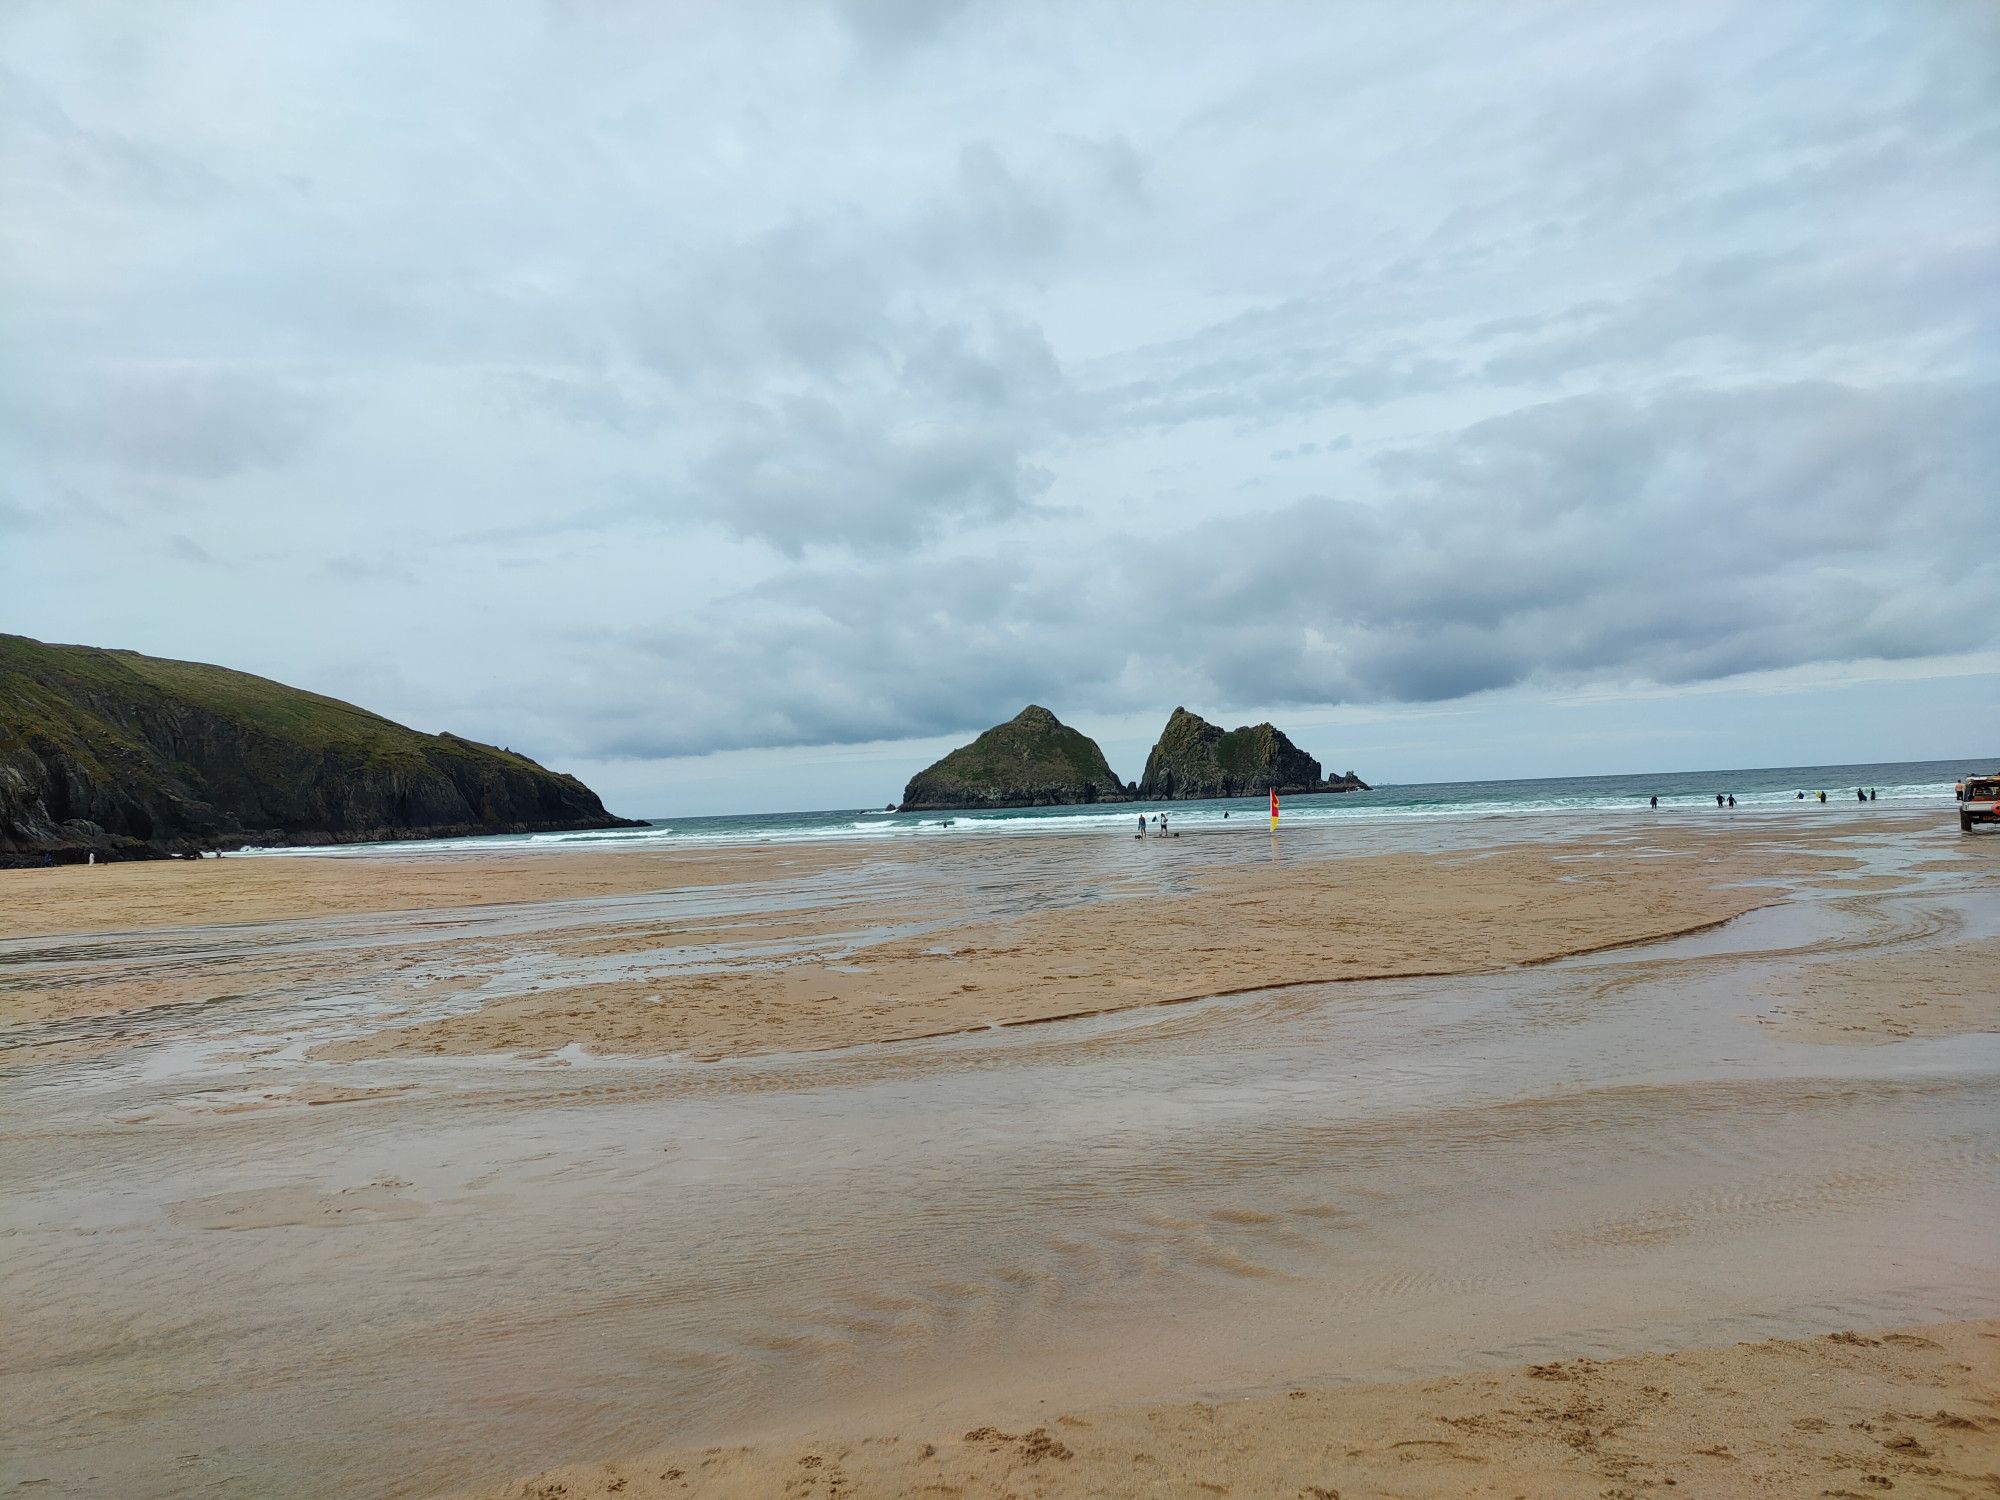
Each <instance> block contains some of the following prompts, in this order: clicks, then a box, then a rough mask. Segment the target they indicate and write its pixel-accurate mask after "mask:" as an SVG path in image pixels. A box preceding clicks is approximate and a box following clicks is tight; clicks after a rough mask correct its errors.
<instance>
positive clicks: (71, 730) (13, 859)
mask: <svg viewBox="0 0 2000 1500" xmlns="http://www.w3.org/2000/svg"><path fill="white" fill-rule="evenodd" d="M628 821H629V820H627V819H622V818H616V817H613V816H612V815H611V814H610V813H607V812H606V811H605V810H604V805H603V803H602V802H600V801H599V800H598V798H597V794H596V793H594V792H592V791H591V790H590V788H588V787H587V786H585V785H584V784H583V783H582V782H580V781H578V780H577V779H576V778H575V777H573V776H563V775H559V774H557V773H555V772H552V771H548V770H546V769H544V768H543V767H541V766H539V765H537V764H536V763H535V762H534V761H532V760H529V759H528V758H527V757H526V756H524V755H516V754H514V753H512V752H511V751H507V750H501V749H498V748H496V747H494V746H491V745H481V744H477V743H475V742H474V741H471V740H466V739H460V738H459V737H458V736H456V735H450V734H440V735H428V734H420V733H418V732H417V731H415V730H411V729H406V728H404V727H403V726H401V725H399V724H395V723H392V722H391V721H390V720H388V719H384V718H381V717H380V716H379V715H375V714H371V713H368V712H366V711H365V710H363V709H359V708H355V707H354V706H353V705H351V704H346V703H341V702H339V701H338V700H336V699H332V698H322V697H320V696H319V695H317V694H314V693H306V692H301V691H299V690H298V689H296V688H288V687H285V686H283V685H282V684H279V683H275V682H270V681H267V680H266V679H264V678H260V677H252V676H249V675H248V674H246V673H241V672H231V671H228V670H227V669H225V668H221V667H210V666H204V665H201V664H199V663H193V662H173V661H164V660H161V659H159V658H155V657H148V656H141V655H139V654H138V653H136V652H126V651H100V650H96V649H94V648H91V647H85V646H50V645H44V644H43V643H41V642H39V641H31V640H28V639H27V638H25V637H22V636H5V635H0V860H5V861H7V862H10V863H39V862H40V861H41V859H42V857H43V856H45V855H52V856H54V857H55V858H57V859H58V860H76V859H82V858H84V857H85V856H86V855H88V854H89V853H91V852H93V851H94V852H95V853H96V854H97V855H98V857H99V858H148V857H156V856H159V855H165V854H174V853H181V852H186V851H188V850H192V849H196V848H234V847H240V846H241V845H244V844H251V843H256V844H284V843H293V844H298V843H344V842H359V841H365V840H372V839H393V838H421V837H444V836H450V835H455V834H469V833H503V832H540V831H544V830H554V829H569V828H606V827H616V826H622V825H624V824H626V823H627V822H628Z"/></svg>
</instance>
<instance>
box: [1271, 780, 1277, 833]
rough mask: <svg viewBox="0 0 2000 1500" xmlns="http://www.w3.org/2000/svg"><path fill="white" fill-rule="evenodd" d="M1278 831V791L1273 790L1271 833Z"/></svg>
mask: <svg viewBox="0 0 2000 1500" xmlns="http://www.w3.org/2000/svg"><path fill="white" fill-rule="evenodd" d="M1277 831H1278V789H1277V788H1276V787H1272V788H1271V832H1273V833H1276V832H1277Z"/></svg>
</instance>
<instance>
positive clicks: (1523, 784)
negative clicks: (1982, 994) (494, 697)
mask: <svg viewBox="0 0 2000 1500" xmlns="http://www.w3.org/2000/svg"><path fill="white" fill-rule="evenodd" d="M1996 765H2000V755H1989V756H1985V757H1980V756H1967V757H1961V758H1957V759H1950V760H1920V761H1863V762H1853V763H1848V764H1839V765H1820V766H1757V767H1734V768H1723V769H1711V770H1698V771H1660V772H1638V773H1627V774H1620V775H1611V776H1551V777H1527V778H1518V779H1506V780H1492V781H1436V782H1412V783H1385V784H1383V785H1380V786H1376V787H1374V788H1372V789H1371V790H1369V791H1366V792H1338V793H1333V792H1327V793H1318V794H1311V795H1300V796H1291V797H1283V798H1281V799H1280V801H1281V823H1280V826H1281V827H1284V826H1299V825H1307V826H1321V825H1339V824H1346V823H1353V824H1371V823H1373V824H1381V823H1393V822H1399V821H1407V820H1423V819H1462V818H1465V817H1472V816H1476V817H1489V818H1522V817H1529V816H1533V815H1538V814H1540V815H1564V814H1568V815H1579V816H1581V815H1591V814H1596V815H1616V814H1620V813H1631V812H1641V813H1651V812H1653V811H1654V809H1653V808H1652V807H1651V805H1650V803H1649V801H1648V799H1649V798H1651V797H1658V798H1659V799H1660V806H1659V809H1658V810H1659V812H1661V813H1678V812H1700V811H1702V810H1703V809H1706V810H1707V811H1709V812H1715V811H1716V810H1717V809H1716V806H1715V798H1716V796H1717V794H1721V795H1722V796H1724V797H1730V796H1733V797H1735V798H1736V808H1735V811H1736V812H1737V813H1739V814H1746V813H1747V814H1777V813H1782V812H1783V811H1784V810H1785V809H1788V808H1790V809H1800V808H1811V809H1813V810H1815V811H1821V810H1825V809H1837V808H1840V807H1842V806H1846V807H1857V805H1858V799H1857V798H1856V796H1855V792H1856V790H1857V789H1859V790H1872V791H1873V792H1874V793H1875V798H1874V801H1873V802H1872V803H1871V804H1870V805H1873V806H1880V805H1881V804H1883V803H1890V804H1893V805H1896V806H1900V807H1905V808H1908V807H1913V806H1918V805H1924V804H1935V805H1936V806H1937V807H1938V808H1940V810H1942V809H1947V808H1949V807H1951V806H1952V805H1953V801H1952V784H1953V783H1954V782H1955V781H1957V780H1958V779H1959V778H1960V777H1961V776H1964V775H1965V774H1967V773H1968V772H1970V771H1974V770H1990V769H1993V768H1994V767H1995V766H1996ZM1822 791H1824V792H1825V793H1826V798H1827V800H1826V803H1825V804H1824V805H1822V804H1821V803H1820V801H1819V795H1818V794H1819V793H1820V792H1822ZM1801 793H1803V794H1804V796H1803V798H1801V796H1800V794H1801ZM1266 807H1267V802H1266V798H1265V796H1264V795H1263V794H1261V793H1259V794H1257V795H1255V796H1249V797H1226V798H1206V799H1200V800H1194V801H1186V802H1181V801H1167V802H1153V801H1137V802H1106V803H1085V804H1081V805H1075V806H1063V807H1014V808H980V809H969V810H965V811H953V812H946V811H930V810H926V811H923V812H910V813H898V812H891V811H889V810H887V809H886V808H853V807H848V808H827V809H822V810H817V811H810V812H762V813H710V814H702V815H699V816H682V817H676V816H671V815H668V816H661V817H653V818H648V819H646V826H645V827H641V828H605V829H586V830H577V831H574V832H562V833H532V834H484V835H476V836H472V837H465V838H451V839H411V840H395V841H388V842H384V843H368V844H332V845H320V844H313V845H295V846H269V847H266V846H255V845H253V846H250V847H249V848H246V849H245V850H244V851H242V852H244V853H246V854H257V855H350V856H358V855H362V854H368V853H381V852H394V853H399V854H422V853H470V852H475V851H485V850H502V849H543V848H550V847H572V848H574V847H579V846H587V847H595V848H624V847H648V846H651V847H665V846H687V845H693V846H711V845H713V846H723V845H736V844H764V843H789V842H801V843H807V842H821V841H833V840H852V839H871V840H872V839H896V838H903V837H918V836H936V835H939V834H943V833H947V832H949V833H951V834H954V835H958V836H966V835H978V834H982V833H984V834H1007V835H1022V834H1051V835H1054V834H1069V835H1082V834H1088V833H1103V832H1108V831H1111V830H1113V829H1133V828H1136V825H1137V819H1138V817H1139V816H1140V814H1141V813H1144V814H1146V815H1147V816H1149V817H1150V816H1152V815H1153V814H1156V813H1161V812H1164V813H1166V814H1167V817H1168V822H1169V824H1170V826H1175V827H1178V828H1180V829H1181V830H1183V831H1185V832H1190V833H1192V832H1222V831H1233V830H1234V829H1236V828H1239V827H1243V826H1256V827H1264V826H1265V823H1264V819H1265V818H1266V817H1267V812H1266Z"/></svg>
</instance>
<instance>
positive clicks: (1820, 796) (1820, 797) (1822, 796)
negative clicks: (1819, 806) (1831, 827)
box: [1819, 792, 1826, 802]
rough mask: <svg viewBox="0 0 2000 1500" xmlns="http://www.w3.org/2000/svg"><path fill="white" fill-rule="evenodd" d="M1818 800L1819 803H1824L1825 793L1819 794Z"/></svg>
mask: <svg viewBox="0 0 2000 1500" xmlns="http://www.w3.org/2000/svg"><path fill="white" fill-rule="evenodd" d="M1819 800H1820V801H1822V802H1824V801H1826V793H1825V792H1821V793H1820V794H1819Z"/></svg>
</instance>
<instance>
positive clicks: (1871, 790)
mask: <svg viewBox="0 0 2000 1500" xmlns="http://www.w3.org/2000/svg"><path fill="white" fill-rule="evenodd" d="M1868 800H1869V801H1870V802H1873V801H1874V800H1875V788H1874V787H1872V786H1871V787H1870V788H1868ZM216 852H217V853H220V852H221V851H220V850H218V851H216Z"/></svg>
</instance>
